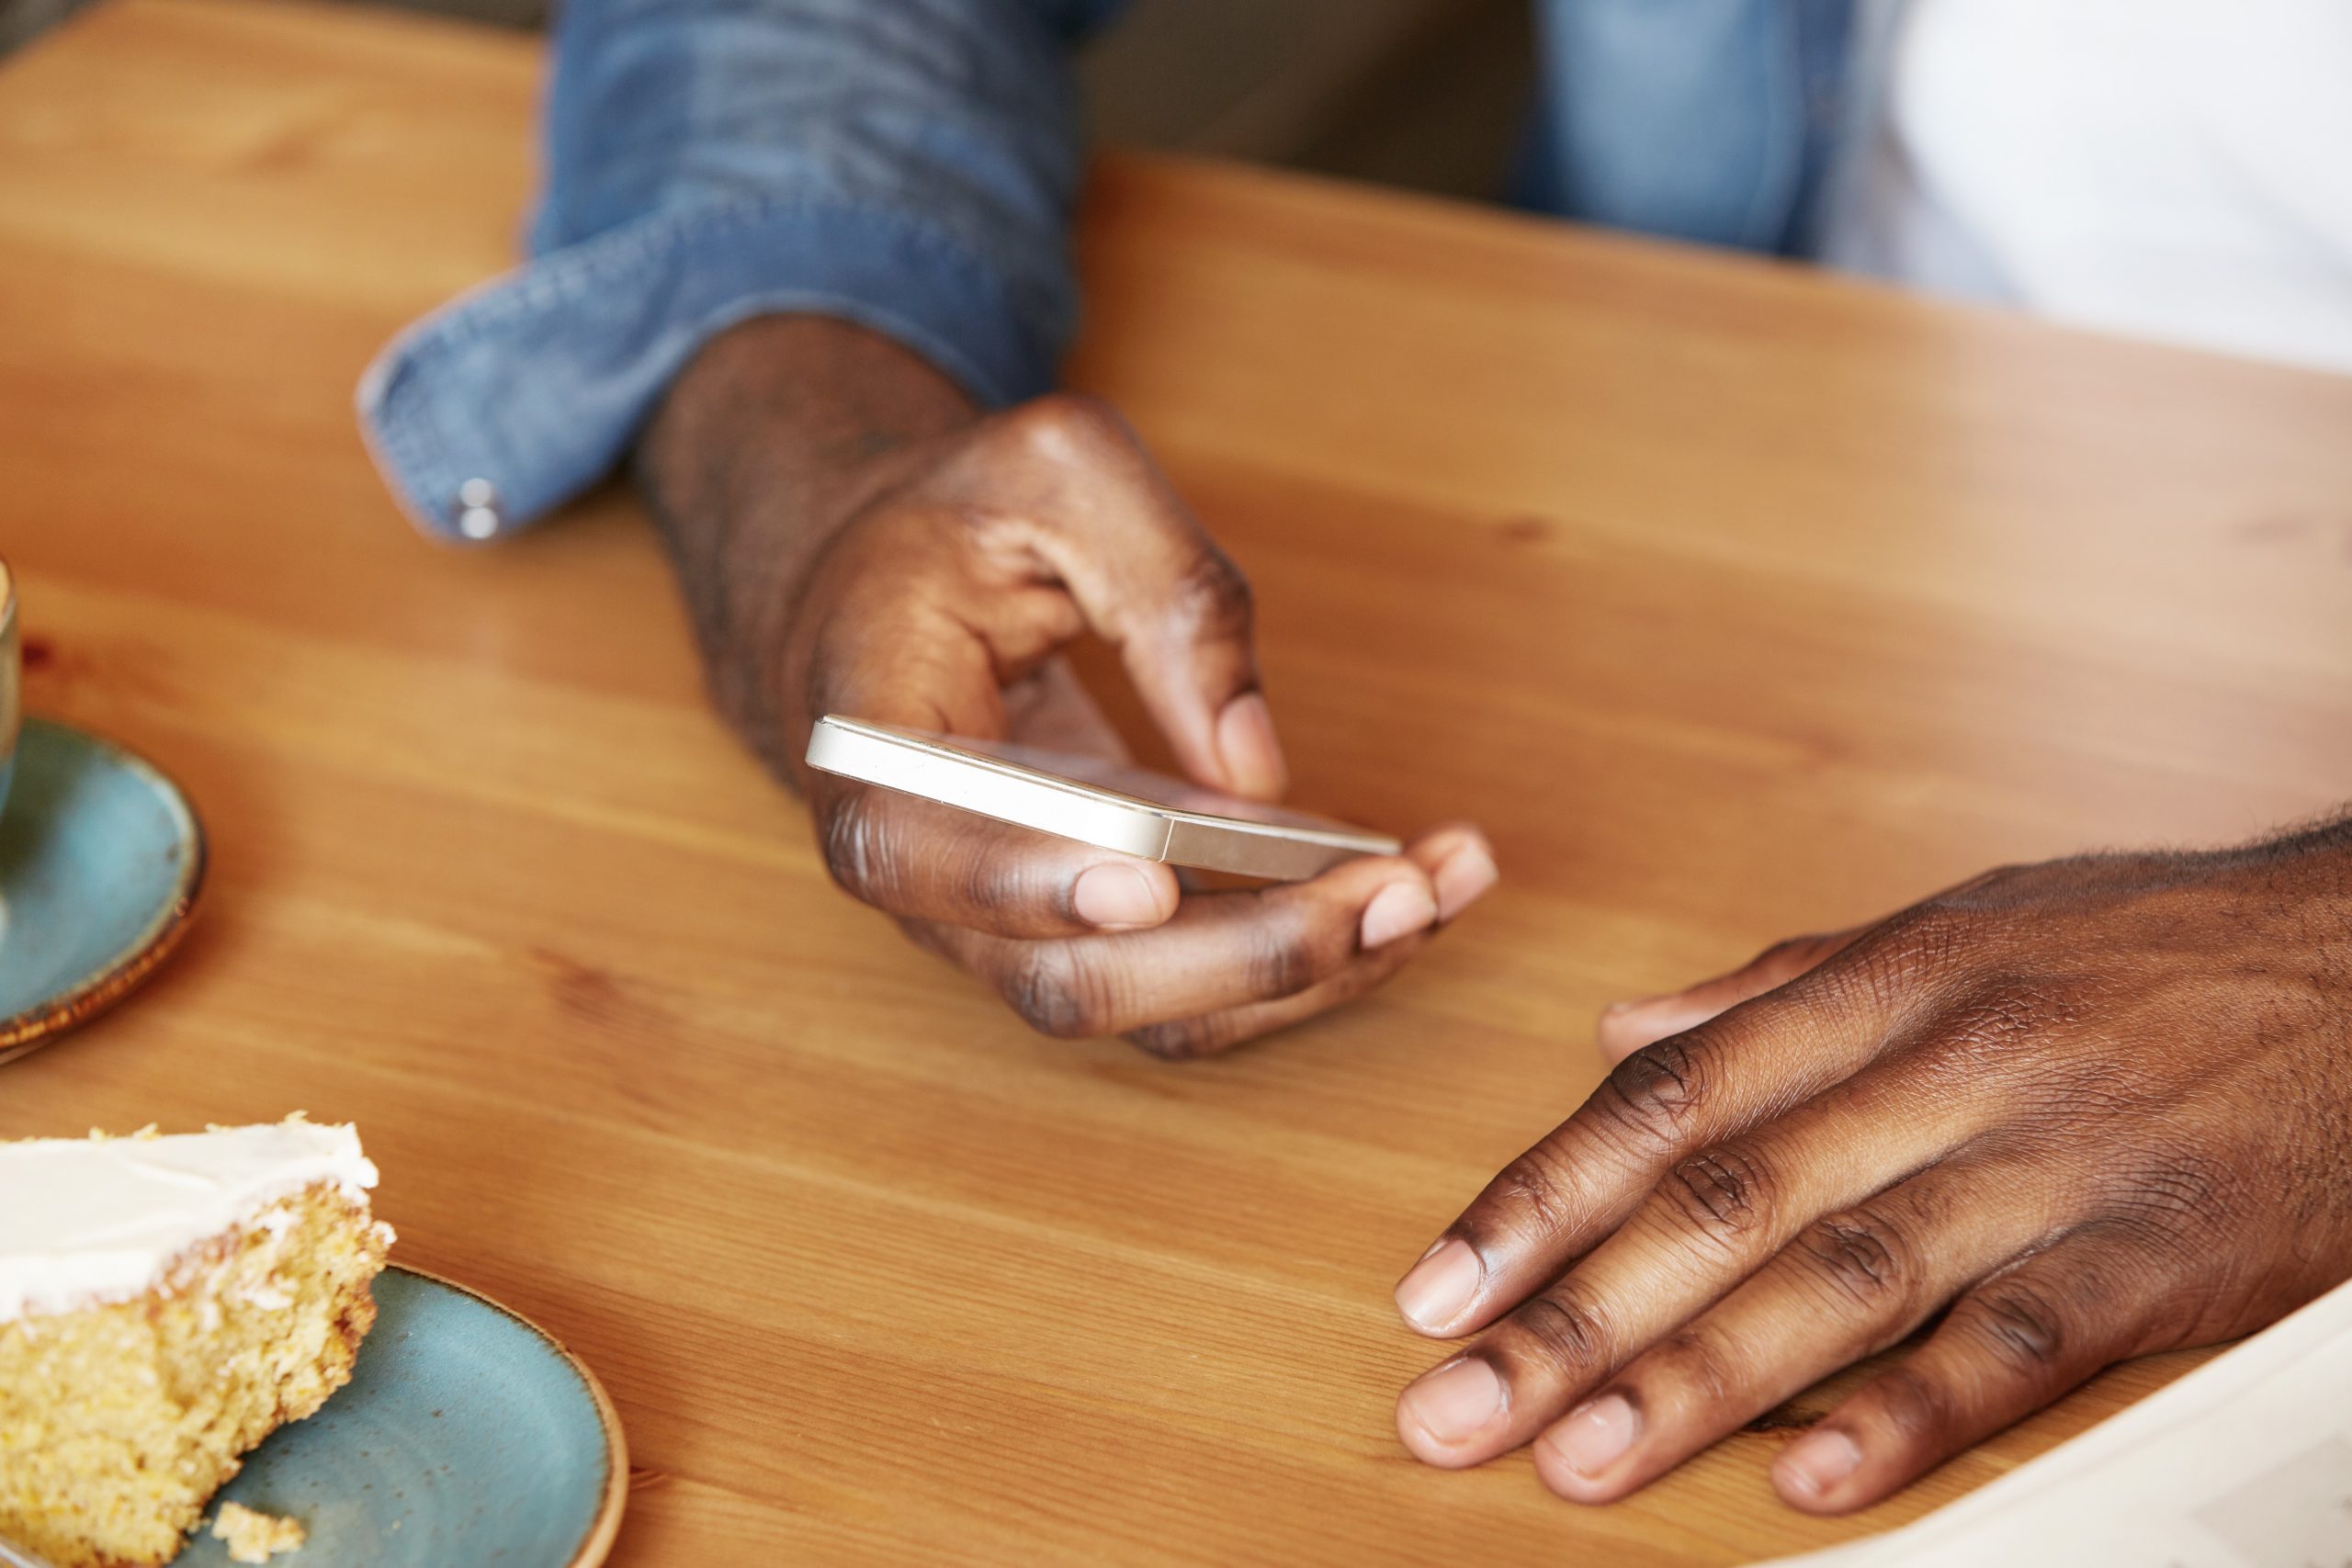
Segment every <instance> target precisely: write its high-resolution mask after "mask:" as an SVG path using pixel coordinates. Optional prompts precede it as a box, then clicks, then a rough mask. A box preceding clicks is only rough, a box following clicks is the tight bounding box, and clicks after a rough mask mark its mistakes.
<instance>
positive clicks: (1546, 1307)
mask: <svg viewBox="0 0 2352 1568" xmlns="http://www.w3.org/2000/svg"><path fill="white" fill-rule="evenodd" d="M1506 1323H1507V1327H1508V1333H1507V1334H1506V1336H1505V1340H1506V1343H1507V1345H1508V1346H1509V1348H1510V1349H1511V1350H1512V1351H1514V1352H1515V1353H1516V1354H1518V1355H1520V1356H1523V1357H1526V1358H1530V1359H1533V1360H1535V1361H1537V1362H1539V1363H1541V1364H1543V1365H1545V1366H1549V1367H1553V1368H1556V1369H1559V1370H1561V1371H1590V1370H1592V1369H1594V1368H1596V1367H1602V1366H1606V1365H1607V1364H1608V1361H1609V1336H1608V1334H1607V1332H1606V1331H1605V1330H1604V1329H1603V1328H1602V1326H1601V1324H1600V1319H1599V1318H1598V1317H1596V1316H1594V1315H1593V1314H1592V1313H1591V1312H1590V1311H1589V1310H1588V1309H1587V1308H1585V1307H1584V1306H1583V1305H1582V1304H1581V1303H1577V1302H1576V1301H1573V1300H1570V1299H1568V1297H1567V1294H1566V1292H1565V1291H1561V1290H1555V1291H1552V1292H1547V1293H1545V1294H1544V1295H1540V1296H1537V1297H1536V1298H1535V1299H1534V1300H1532V1301H1531V1302H1529V1303H1526V1304H1525V1305H1524V1306H1521V1308H1520V1309H1519V1310H1518V1311H1517V1312H1514V1313H1512V1314H1510V1318H1509V1319H1507V1320H1506Z"/></svg>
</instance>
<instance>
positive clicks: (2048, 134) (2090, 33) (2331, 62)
mask: <svg viewBox="0 0 2352 1568" xmlns="http://www.w3.org/2000/svg"><path fill="white" fill-rule="evenodd" d="M1885 25H1886V26H1888V27H1890V28H1892V36H1891V38H1889V39H1887V40H1886V46H1885V52H1884V54H1883V69H1884V73H1885V74H1884V78H1883V84H1882V91H1883V96H1882V98H1881V102H1880V105H1879V109H1878V115H1877V119H1878V123H1877V125H1876V126H1875V127H1874V128H1873V130H1872V132H1871V135H1870V138H1869V141H1868V145H1867V147H1866V150H1865V151H1864V152H1862V154H1861V159H1860V164H1859V165H1858V167H1857V169H1856V172H1855V177H1854V178H1853V179H1852V181H1851V182H1850V183H1849V186H1848V187H1847V190H1846V194H1845V196H1844V197H1843V198H1842V199H1841V200H1840V201H1839V202H1838V203H1837V204H1836V206H1835V208H1834V209H1833V211H1832V213H1831V218H1830V225H1829V230H1828V235H1827V248H1826V254H1827V259H1828V260H1829V261H1831V262H1832V263H1833V264H1834V265H1845V266H1849V267H1851V268H1854V269H1855V270H1859V271H1863V272H1870V273H1874V274H1877V275H1879V276H1886V277H1890V278H1893V279H1895V280H1897V281H1901V282H1905V283H1910V284H1914V285H1917V286H1919V287H1922V288H1930V289H1935V290H1939V291H1941V292H1946V293H1951V294H1956V295H1961V296H1963V297H1969V298H1974V299H1994V300H2003V301H2007V302H2011V303H2015V304H2018V305H2022V306H2024V307H2025V308H2027V309H2029V310H2035V311H2039V312H2041V313H2043V314H2046V315H2049V316H2052V317H2054V318H2056V319H2058V320H2060V321H2070V322H2074V323H2076V324H2079V325H2082V326H2086V327H2094V328H2099V329H2104V330H2107V331H2110V332H2117V333H2129V334H2132V335H2136V336H2142V337H2150V338H2157V339H2163V340H2166V341H2170V342H2175V343H2181V344H2191V345H2195V346H2199V347H2204V348H2212V349H2219V350H2222V351H2224V352H2228V353H2235V354H2242V355H2255V356H2257V357H2263V358H2270V359H2278V360H2286V361H2290V362H2293V363H2298V364H2303V365H2312V366H2318V367H2325V368H2329V369H2335V370H2340V371H2346V372H2352V0H1910V3H1909V4H1908V5H1905V6H1902V8H1901V10H1900V11H1899V12H1898V13H1895V14H1894V15H1893V16H1892V17H1891V18H1887V19H1886V20H1885Z"/></svg>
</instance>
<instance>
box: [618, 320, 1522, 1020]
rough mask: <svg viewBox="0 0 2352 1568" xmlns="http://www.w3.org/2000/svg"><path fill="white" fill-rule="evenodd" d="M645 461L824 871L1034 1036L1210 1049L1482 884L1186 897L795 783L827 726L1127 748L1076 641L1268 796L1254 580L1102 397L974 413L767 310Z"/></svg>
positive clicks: (1482, 879)
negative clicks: (807, 822) (807, 820)
mask: <svg viewBox="0 0 2352 1568" xmlns="http://www.w3.org/2000/svg"><path fill="white" fill-rule="evenodd" d="M639 468H640V474H641V477H642V478H643V479H644V482H645V485H646V488H647V490H648V491H649V493H650V497H651V499H652V501H653V503H654V509H655V512H656V513H657V515H658V516H659V517H660V518H661V520H662V526H663V530H664V534H665V536H666V537H667V538H668V539H669V541H670V544H671V547H672V551H673V556H674V557H675V558H676V560H677V563H678V568H679V574H680V577H681V580H682V581H683V582H684V585H685V589H686V593H687V599H688V603H689V604H690V605H691V606H692V607H693V610H694V613H695V623H696V626H697V627H698V629H699V632H700V635H701V637H702V642H703V649H704V653H705V658H706V662H707V666H708V668H709V670H710V672H711V680H712V686H713V690H714V692H715V693H716V694H717V696H718V702H719V705H720V706H721V708H722V709H723V710H724V711H725V712H726V713H727V714H728V716H729V717H730V718H731V719H732V720H733V721H734V722H735V724H736V725H737V727H738V728H740V729H741V730H742V732H743V733H744V734H745V736H746V738H747V739H750V740H751V742H752V744H753V746H755V747H756V748H757V749H758V750H760V751H761V752H762V754H763V756H765V757H766V758H767V760H768V761H769V763H770V765H771V766H772V767H773V768H775V771H776V772H777V773H779V774H780V775H782V776H784V777H785V778H786V779H787V780H790V781H792V782H794V783H796V784H798V786H799V787H800V788H801V789H802V790H803V791H804V792H805V793H806V794H807V795H808V797H809V805H810V807H811V808H812V811H813V813H814V815H815V818H816V826H817V833H818V838H819V841H820V844H821V845H822V847H823V850H824V854H825V861H826V863H827V865H828V866H829V867H830V868H831V871H832V874H833V876H834V878H835V879H836V880H837V881H839V882H840V884H841V885H842V886H843V887H844V888H846V889H847V890H848V891H849V892H850V893H851V894H853V895H854V896H855V897H858V898H859V899H861V900H863V901H865V903H868V904H871V905H873V906H875V907H876V908H879V909H881V910H883V911H884V912H886V913H888V914H889V915H891V916H893V917H895V918H896V919H898V920H899V923H900V925H902V926H903V927H904V928H905V929H906V930H907V931H908V932H909V933H910V935H911V936H913V937H914V938H915V940H916V941H918V942H922V944H923V945H924V946H926V947H928V948H930V949H932V950H933V952H936V953H941V954H942V955H944V956H945V957H947V958H948V959H950V960H952V961H953V962H955V963H956V964H960V965H962V966H963V967H965V968H967V969H968V970H970V971H972V972H973V973H975V974H977V975H978V976H981V977H982V978H983V979H985V980H986V981H988V982H989V984H990V985H991V986H993V987H996V989H997V990H998V991H999V992H1001V994H1002V995H1003V997H1004V998H1005V999H1006V1001H1008V1002H1009V1003H1011V1004H1012V1007H1013V1008H1014V1009H1015V1010H1018V1011H1019V1012H1020V1014H1021V1015H1022V1016H1023V1018H1024V1019H1026V1020H1028V1021H1029V1022H1030V1023H1032V1024H1033V1025H1035V1027H1036V1028H1038V1029H1040V1030H1042V1031H1044V1032H1046V1033H1049V1034H1055V1035H1064V1036H1083V1035H1097V1034H1124V1035H1125V1036H1126V1037H1127V1038H1129V1039H1130V1040H1133V1041H1134V1042H1135V1043H1137V1044H1139V1045H1141V1046H1143V1047H1144V1048H1145V1049H1147V1050H1149V1051H1151V1052H1153V1053H1154V1054H1155V1055H1165V1056H1189V1055H1200V1054H1204V1053H1206V1052H1212V1051H1217V1050H1222V1049H1224V1048H1225V1047H1227V1046H1229V1045H1232V1044H1234V1043H1237V1042H1238V1041H1241V1040H1245V1039H1248V1038H1249V1037H1250V1036H1252V1035H1255V1034H1259V1033H1262V1032H1265V1031H1267V1030H1269V1029H1273V1028H1278V1027H1280V1026H1281V1025H1283V1024H1285V1023H1289V1022H1292V1021H1295V1020H1298V1019H1301V1018H1305V1017H1307V1016H1309V1015H1310V1014H1313V1013H1316V1012H1318V1011H1320V1010H1323V1009H1325V1008H1329V1007H1331V1006H1334V1005H1336V1004H1337V1003H1339V1002H1341V1001H1344V1000H1346V999H1348V998H1351V997H1353V996H1355V995H1357V994H1358V993H1360V992H1362V991H1364V990H1366V989H1368V988H1370V987H1373V986H1374V985H1377V984H1378V983H1379V982H1380V981H1381V980H1383V979H1385V977H1386V976H1388V975H1390V974H1392V973H1394V972H1395V971H1396V970H1397V968H1398V967H1399V966H1401V965H1402V964H1404V962H1405V961H1406V960H1407V959H1408V958H1409V957H1410V956H1411V955H1412V954H1413V953H1415V952H1416V951H1418V950H1419V948H1420V946H1421V945H1422V944H1423V943H1424V942H1426V941H1427V940H1428V938H1429V937H1430V934H1431V933H1432V932H1433V931H1435V930H1436V928H1437V927H1438V925H1439V924H1440V923H1442V921H1443V920H1446V919H1451V918H1453V916H1454V915H1455V914H1457V913H1459V912H1460V910H1461V909H1462V908H1463V907H1464V906H1465V905H1466V904H1468V903H1469V902H1470V901H1471V900H1472V899H1474V898H1476V897H1477V896H1478V895H1479V894H1480V893H1483V892H1484V891H1485V890H1486V889H1487V886H1490V885H1491V884H1492V883H1493V881H1494V877H1495V871H1494V862H1493V859H1492V857H1491V855H1490V853H1489V852H1488V851H1487V846H1486V843H1485V840H1483V839H1481V838H1480V837H1479V836H1478V834H1477V833H1476V831H1475V830H1474V829H1467V828H1453V829H1444V830H1442V831H1439V832H1435V833H1431V834H1430V835H1429V836H1427V837H1425V838H1423V839H1421V840H1419V841H1418V842H1416V843H1414V844H1412V845H1411V846H1409V847H1408V849H1407V850H1406V852H1405V853H1404V854H1403V855H1401V856H1397V857H1393V858H1389V857H1383V858H1366V859H1360V860H1356V861H1351V862H1349V863H1346V864H1343V865H1341V866H1339V867H1337V868H1335V869H1334V870H1332V871H1329V872H1327V873H1325V874H1323V875H1321V876H1319V877H1317V878H1315V879H1314V880H1313V881H1310V882H1303V883H1296V884H1290V885H1285V886H1273V887H1268V888H1264V889H1260V890H1250V891H1237V892H1216V893H1189V894H1184V895H1182V897H1180V896H1179V887H1178V883H1177V878H1176V875H1175V874H1174V873H1173V872H1172V871H1170V869H1169V868H1168V867H1167V866H1165V865H1162V864H1159V863H1155V862H1150V861H1145V860H1139V859H1136V858H1135V857H1133V856H1129V855H1123V854H1119V853H1116V852H1112V851H1107V850H1098V849H1095V848H1092V847H1091V846H1088V845H1084V844H1080V843H1075V842H1071V841H1069V840H1060V839H1055V838H1051V837H1048V836H1046V835H1044V834H1040V833H1034V832H1031V831H1029V830H1027V829H1020V828H1014V827H1011V826H1007V825H1003V824H1000V823H996V822H992V821H989V820H988V819H987V818H979V817H975V816H972V815H970V814H968V813H965V812H960V811H956V810H955V809H953V808H951V807H943V806H936V805H933V804H932V803H929V802H926V801H922V800H919V799H916V798H914V797H912V796H909V795H900V794H897V793H894V792H891V791H888V790H878V789H873V788H869V787H866V786H864V785H860V784H854V783H851V782H849V781H847V780H843V779H840V778H836V777H833V776H831V775H827V774H819V773H810V772H809V770H808V769H807V768H806V767H805V766H804V765H803V763H802V761H801V753H802V750H803V748H804V747H805V746H806V744H807V740H808V735H809V727H810V725H811V724H813V723H814V722H815V720H816V719H817V718H819V717H820V716H823V715H824V714H827V713H842V714H847V715H850V716H854V717H858V718H865V719H872V720H876V721H878V722H881V723H885V724H896V725H903V726H906V727H909V728H917V729H933V730H944V731H946V732H949V733H952V734H956V735H965V736H972V737H978V738H988V739H1013V740H1019V741H1023V742H1026V743H1030V744H1034V745H1040V746H1046V747H1049V748H1053V749H1056V750H1063V751H1072V752H1080V753H1084V754H1090V755H1096V756H1104V757H1112V758H1119V757H1121V756H1122V750H1121V748H1120V744H1119V741H1118V739H1117V736H1116V735H1115V733H1114V731H1113V729H1112V728H1111V726H1110V725H1109V723H1108V722H1107V721H1106V720H1105V719H1104V718H1103V715H1102V714H1101V713H1100V711H1098V710H1097V708H1096V707H1095V705H1093V703H1092V702H1091V699H1089V698H1088V696H1087V695H1086V694H1085V692H1084V690H1083V688H1082V687H1081V686H1080V684H1079V682H1078V681H1077V680H1076V678H1075V677H1074V676H1072V675H1071V673H1070V671H1069V667H1068V665H1067V664H1066V663H1065V662H1064V661H1063V660H1062V659H1061V657H1060V653H1061V650H1062V649H1064V648H1065V647H1066V646H1067V645H1068V644H1069V642H1071V641H1072V640H1073V639H1074V638H1076V637H1079V636H1080V634H1082V633H1087V632H1091V633H1093V634H1094V635H1096V636H1099V637H1102V638H1103V640H1104V641H1106V642H1108V643H1109V644H1111V645H1112V646H1113V647H1114V648H1115V649H1117V650H1118V652H1119V655H1120V658H1121V660H1123V662H1124V664H1125V669H1126V672H1127V675H1128V677H1129V679H1130V680H1132V681H1133V682H1134V683H1135V686H1136V691H1137V693H1138V694H1140V696H1141V697H1142V700H1143V703H1144V705H1145V707H1146V708H1147V709H1148V711H1149V712H1150V714H1151V716H1152V717H1153V719H1154V720H1155V721H1156V722H1157V723H1158V725H1159V728H1160V730H1161V732H1162V733H1163V734H1165V735H1166V737H1167V738H1168V740H1169V743H1170V746H1171V747H1172V749H1173V750H1174V751H1175V753H1176V756H1177V758H1178V760H1179V761H1180V762H1181V764H1182V767H1183V769H1184V771H1185V773H1187V774H1189V775H1190V776H1191V777H1192V778H1193V779H1194V780H1195V781H1197V782H1199V783H1201V784H1207V785H1209V786H1211V787H1212V788H1216V789H1221V790H1225V791H1227V792H1229V793H1233V794H1237V795H1248V796H1254V797H1257V798H1261V799H1270V798H1272V797H1273V796H1275V795H1278V794H1279V793H1280V792H1281V790H1282V788H1283V780H1284V767H1283V754H1282V749H1281V747H1280V745H1279V743H1278V742H1277V741H1276V739H1275V736H1274V727H1273V719H1272V714H1271V712H1270V710H1269V709H1268V707H1267V705H1266V700H1265V697H1264V695H1263V694H1261V691H1260V689H1259V682H1258V670H1257V660H1256V653H1255V649H1254V646H1253V644H1252V641H1251V633H1250V593H1249V588H1248V585H1247V584H1246V583H1245V582H1244V581H1242V578H1241V574H1240V573H1239V572H1238V570H1235V568H1234V566H1233V563H1232V562H1231V561H1229V560H1227V558H1226V557H1225V555H1224V554H1223V553H1222V552H1221V551H1219V550H1218V549H1217V547H1216V544H1215V543H1214V542H1213V541H1212V540H1211V539H1210V538H1209V537H1208V536H1207V535H1206V534H1205V533H1204V531H1203V530H1202V528H1201V527H1200V525H1199V524H1197V523H1196V522H1195V521H1194V520H1193V517H1192V515H1191V513H1188V512H1187V511H1186V510H1185V508H1184V506H1183V504H1182V502H1181V501H1180V500H1179V499H1178V498H1177V496H1176V494H1175V492H1174V491H1173V489H1172V488H1171V487H1170V484H1169V482H1168V480H1167V479H1166V478H1165V476H1163V475H1162V474H1161V473H1160V472H1159V468H1158V467H1157V466H1156V465H1155V464H1154V463H1153V462H1152V460H1151V458H1150V457H1149V455H1148V453H1146V452H1145V451H1144V449H1143V447H1142V446H1141V445H1140V444H1139V443H1138V442H1137V441H1136V437H1135V434H1134V433H1133V432H1132V431H1131V430H1129V429H1128V428H1127V426H1126V424H1125V423H1124V422H1123V421H1122V420H1120V419H1119V417H1118V416H1117V415H1116V414H1115V413H1114V412H1111V411H1110V410H1109V409H1108V408H1106V407H1104V406H1103V405H1102V404H1100V403H1098V402H1095V401H1092V400H1088V399H1084V398H1080V397H1072V396H1067V395H1064V396H1055V397H1049V398H1044V399H1040V400H1036V401H1035V402H1031V403H1028V404H1024V405H1023V406H1022V407H1020V408H1016V409H1013V410H1011V411H1008V412H1003V413H1000V414H995V415H991V416H988V417H985V418H983V417H980V416H978V414H977V413H976V412H974V410H973V409H972V408H971V406H970V404H969V403H968V402H967V400H965V399H964V397H963V396H962V395H961V394H960V393H959V392H957V391H956V389H955V388H954V386H953V385H952V384H951V383H949V382H948V381H946V380H945V378H943V377H941V376H940V375H939V374H938V372H936V371H935V370H933V369H932V368H931V367H929V366H927V365H926V364H924V363H923V362H922V360H920V359H918V358H916V357H915V356H914V355H910V354H909V353H907V352H906V351H905V350H903V349H901V348H899V347H898V346H897V345H896V344H891V343H890V342H888V340H886V339H883V338H880V337H877V336H876V335H874V334H872V333H866V332H865V331H863V330H862V329H859V328H857V327H854V326H849V325H846V324H844V323H842V322H837V321H825V320H821V319H817V318H805V317H776V318H766V319H763V320H760V321H752V322H750V323H747V324H746V325H745V326H742V327H739V328H736V329H735V330H734V331H732V332H730V333H725V334H722V335H721V336H720V337H719V338H718V339H716V340H714V341H713V342H712V343H711V344H708V345H707V347H706V348H705V349H704V351H703V352H702V354H701V355H699V356H698V357H697V359H696V360H695V363H694V365H693V366H691V367H689V368H688V369H687V371H686V372H685V373H684V375H683V376H682V377H681V378H679V381H678V382H677V384H676V386H675V387H674V388H673V391H672V393H671V396H670V398H669V400H668V401H667V403H666V404H665V405H664V407H663V409H662V412H661V414H660V415H659V416H658V417H657V419H656V421H655V423H654V425H653V427H652V429H651V430H650V432H649V434H648V435H647V437H646V440H645V442H644V444H643V446H642V448H641V451H640V458H639Z"/></svg>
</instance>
